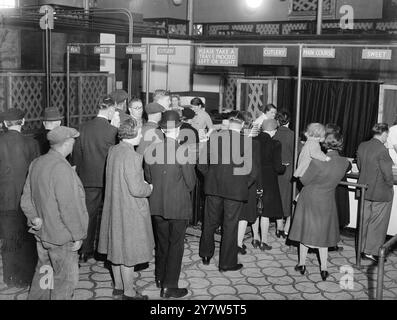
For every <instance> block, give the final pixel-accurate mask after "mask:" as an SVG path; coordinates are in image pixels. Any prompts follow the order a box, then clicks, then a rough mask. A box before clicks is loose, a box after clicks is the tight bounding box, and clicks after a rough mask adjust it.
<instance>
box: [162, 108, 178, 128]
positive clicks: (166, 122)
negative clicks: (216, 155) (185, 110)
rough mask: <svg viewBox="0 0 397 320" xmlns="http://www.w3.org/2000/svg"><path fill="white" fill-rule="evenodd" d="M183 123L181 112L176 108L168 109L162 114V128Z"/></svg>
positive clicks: (175, 126) (173, 126)
mask: <svg viewBox="0 0 397 320" xmlns="http://www.w3.org/2000/svg"><path fill="white" fill-rule="evenodd" d="M181 125H182V122H181V118H180V116H179V113H178V112H177V111H175V110H167V111H165V112H163V114H162V115H161V120H160V122H159V126H160V128H162V129H173V128H178V127H180V126H181Z"/></svg>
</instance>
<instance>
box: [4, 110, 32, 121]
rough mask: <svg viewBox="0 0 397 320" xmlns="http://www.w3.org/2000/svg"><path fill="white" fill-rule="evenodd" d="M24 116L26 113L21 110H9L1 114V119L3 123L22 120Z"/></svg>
mask: <svg viewBox="0 0 397 320" xmlns="http://www.w3.org/2000/svg"><path fill="white" fill-rule="evenodd" d="M25 114H26V112H25V111H23V110H21V109H16V108H11V109H8V110H6V111H4V112H3V113H2V114H1V118H3V121H4V120H5V121H16V120H22V119H23V118H24V117H25Z"/></svg>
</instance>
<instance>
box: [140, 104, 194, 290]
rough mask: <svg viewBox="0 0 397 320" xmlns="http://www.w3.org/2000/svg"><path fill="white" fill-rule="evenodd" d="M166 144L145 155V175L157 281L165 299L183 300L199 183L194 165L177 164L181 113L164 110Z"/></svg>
mask: <svg viewBox="0 0 397 320" xmlns="http://www.w3.org/2000/svg"><path fill="white" fill-rule="evenodd" d="M159 125H160V127H161V130H162V131H163V132H164V135H165V138H164V141H161V142H159V143H157V144H155V145H153V147H154V148H153V154H152V153H149V152H147V153H145V161H146V164H147V165H146V166H145V173H146V179H147V181H148V183H150V184H153V193H152V194H151V195H150V197H149V204H150V211H151V214H152V221H153V227H154V236H155V242H156V252H155V258H156V259H155V278H156V285H157V287H161V291H160V296H161V297H163V298H170V297H173V298H180V297H183V296H185V295H186V294H187V293H188V291H187V289H185V288H178V280H179V275H180V271H181V265H182V257H183V250H184V238H185V232H186V227H187V225H188V222H189V219H190V218H192V202H191V199H190V192H191V191H192V190H193V188H194V186H195V183H196V174H195V170H194V165H193V164H189V163H187V164H183V163H181V162H180V161H178V160H179V159H178V149H179V148H180V145H179V143H178V141H177V138H178V135H179V130H180V126H181V125H182V122H181V121H180V118H179V114H178V112H176V111H174V110H169V111H165V112H164V113H163V114H162V117H161V121H160V123H159Z"/></svg>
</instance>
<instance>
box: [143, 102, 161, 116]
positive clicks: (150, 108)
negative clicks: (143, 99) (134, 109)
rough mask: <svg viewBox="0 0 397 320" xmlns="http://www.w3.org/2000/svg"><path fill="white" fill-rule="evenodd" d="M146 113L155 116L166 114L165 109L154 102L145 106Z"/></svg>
mask: <svg viewBox="0 0 397 320" xmlns="http://www.w3.org/2000/svg"><path fill="white" fill-rule="evenodd" d="M145 111H146V113H147V114H154V113H160V112H164V111H165V108H164V107H163V106H162V105H161V104H159V103H157V102H152V103H148V104H147V105H146V106H145Z"/></svg>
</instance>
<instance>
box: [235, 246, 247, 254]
mask: <svg viewBox="0 0 397 320" xmlns="http://www.w3.org/2000/svg"><path fill="white" fill-rule="evenodd" d="M237 252H238V253H239V254H242V255H244V254H247V251H245V249H244V248H243V247H237Z"/></svg>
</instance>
